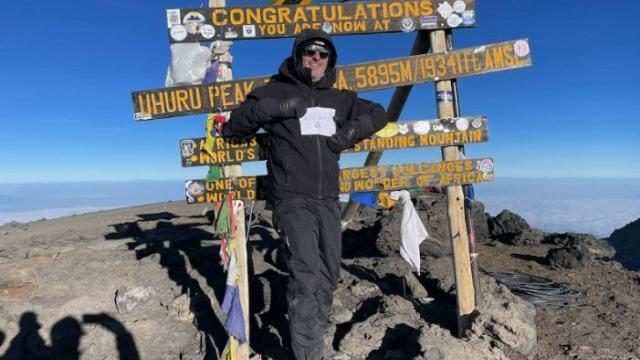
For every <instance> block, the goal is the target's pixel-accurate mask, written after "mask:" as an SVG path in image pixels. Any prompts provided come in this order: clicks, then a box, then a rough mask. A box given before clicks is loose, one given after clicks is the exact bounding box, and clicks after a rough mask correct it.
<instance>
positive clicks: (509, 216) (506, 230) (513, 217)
mask: <svg viewBox="0 0 640 360" xmlns="http://www.w3.org/2000/svg"><path fill="white" fill-rule="evenodd" d="M529 229H531V227H530V226H529V224H528V223H527V221H526V220H525V219H523V218H522V217H521V216H520V215H518V214H514V213H512V212H511V211H509V210H506V209H505V210H502V212H501V213H500V214H498V215H497V216H495V217H493V218H491V219H490V220H489V232H490V234H491V237H492V238H494V239H496V240H505V239H508V238H510V237H513V236H514V235H517V234H519V233H521V232H522V231H525V230H529Z"/></svg>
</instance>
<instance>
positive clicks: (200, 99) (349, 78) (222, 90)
mask: <svg viewBox="0 0 640 360" xmlns="http://www.w3.org/2000/svg"><path fill="white" fill-rule="evenodd" d="M521 48H523V49H528V48H529V43H528V41H527V40H526V39H522V40H515V41H508V42H503V43H497V44H490V45H483V46H479V47H473V48H466V49H462V50H457V51H453V52H449V53H437V54H424V55H415V56H407V57H402V58H396V59H389V60H381V61H373V62H367V63H361V64H354V65H348V66H339V67H337V81H336V84H335V86H336V87H337V88H339V89H348V90H353V91H358V92H362V91H372V90H379V89H386V88H391V87H396V86H404V85H413V84H422V83H427V82H431V81H434V80H446V79H453V78H459V77H465V76H471V75H478V74H486V73H490V72H495V71H502V70H511V69H517V68H522V67H527V66H531V57H530V55H529V52H528V51H524V50H519V49H521ZM269 79H270V77H269V76H260V77H255V78H250V79H244V80H234V81H226V82H221V83H215V84H210V85H195V86H179V87H173V88H163V89H154V90H144V91H137V92H134V93H132V94H131V97H132V100H133V111H134V117H135V119H136V120H153V119H159V118H165V117H171V116H179V115H189V114H202V113H210V112H216V111H225V110H231V109H233V108H234V107H236V106H237V105H238V104H239V103H240V102H242V101H243V100H244V98H245V97H246V95H247V94H248V93H249V92H250V91H251V90H253V89H254V88H257V87H259V86H262V85H264V84H266V83H267V82H268V81H269Z"/></svg>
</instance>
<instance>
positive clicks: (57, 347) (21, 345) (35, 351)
mask: <svg viewBox="0 0 640 360" xmlns="http://www.w3.org/2000/svg"><path fill="white" fill-rule="evenodd" d="M83 321H84V322H85V323H94V324H100V325H101V326H103V327H104V328H105V329H107V330H109V331H111V332H112V333H114V334H115V336H116V344H117V347H118V353H119V355H120V360H140V355H139V354H138V349H137V347H136V344H135V342H134V340H133V336H132V335H131V333H130V332H129V331H127V329H126V328H125V327H124V325H122V323H120V322H119V321H118V320H116V319H114V318H113V317H111V316H109V315H107V314H104V313H101V314H87V315H84V316H83ZM41 327H42V326H41V325H40V323H38V317H37V315H36V314H35V313H33V312H25V313H24V314H22V316H21V317H20V329H19V331H18V334H17V335H16V336H15V337H14V338H13V339H12V340H11V343H10V344H9V348H8V349H7V351H6V352H5V353H4V355H3V356H1V357H0V360H40V359H42V360H44V359H47V360H78V359H80V350H79V347H80V338H81V337H82V335H83V334H84V332H83V331H82V326H81V325H80V323H79V322H78V321H77V320H76V319H74V318H72V317H70V316H67V317H65V318H63V319H62V320H60V321H58V322H56V323H55V324H54V325H53V326H52V327H51V347H48V346H47V345H46V344H45V342H44V340H43V339H42V337H40V334H39V333H38V330H39V329H40V328H41ZM5 336H6V335H5V334H4V333H3V332H2V331H0V346H1V345H2V344H3V343H4V340H5Z"/></svg>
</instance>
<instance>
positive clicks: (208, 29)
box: [200, 24, 216, 40]
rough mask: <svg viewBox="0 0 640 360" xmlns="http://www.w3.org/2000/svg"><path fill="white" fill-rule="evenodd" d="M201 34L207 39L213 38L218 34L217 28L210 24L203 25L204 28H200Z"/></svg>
mask: <svg viewBox="0 0 640 360" xmlns="http://www.w3.org/2000/svg"><path fill="white" fill-rule="evenodd" d="M200 35H202V37H203V38H205V39H207V40H208V39H211V38H213V37H214V36H215V35H216V29H215V28H214V27H213V26H211V25H209V24H206V25H202V28H201V29H200Z"/></svg>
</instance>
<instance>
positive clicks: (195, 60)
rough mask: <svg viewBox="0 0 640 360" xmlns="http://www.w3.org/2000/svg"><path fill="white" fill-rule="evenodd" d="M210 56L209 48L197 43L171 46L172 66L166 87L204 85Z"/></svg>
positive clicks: (168, 72) (170, 66)
mask: <svg viewBox="0 0 640 360" xmlns="http://www.w3.org/2000/svg"><path fill="white" fill-rule="evenodd" d="M210 56H211V51H210V50H209V48H208V47H206V46H202V45H200V43H197V42H194V43H176V44H171V65H169V69H168V70H167V78H166V80H165V86H167V87H169V86H180V85H197V84H200V83H202V80H203V79H204V75H205V73H206V72H207V68H208V67H209V58H210Z"/></svg>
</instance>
